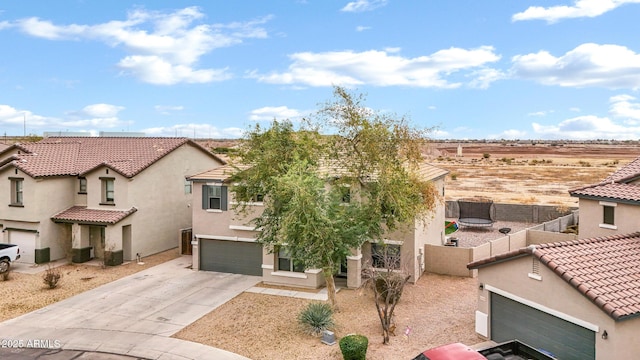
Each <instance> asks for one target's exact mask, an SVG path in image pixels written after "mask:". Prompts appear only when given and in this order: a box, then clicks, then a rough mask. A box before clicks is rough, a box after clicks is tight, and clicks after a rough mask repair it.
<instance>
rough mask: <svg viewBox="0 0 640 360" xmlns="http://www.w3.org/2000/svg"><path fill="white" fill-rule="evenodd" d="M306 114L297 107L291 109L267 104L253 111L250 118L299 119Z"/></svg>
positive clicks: (263, 119)
mask: <svg viewBox="0 0 640 360" xmlns="http://www.w3.org/2000/svg"><path fill="white" fill-rule="evenodd" d="M303 116H304V114H303V113H302V112H300V111H298V110H296V109H289V108H288V107H286V106H265V107H262V108H259V109H255V110H252V111H251V114H250V115H249V120H252V121H272V120H273V119H278V120H283V119H288V120H292V121H295V120H299V119H300V118H302V117H303Z"/></svg>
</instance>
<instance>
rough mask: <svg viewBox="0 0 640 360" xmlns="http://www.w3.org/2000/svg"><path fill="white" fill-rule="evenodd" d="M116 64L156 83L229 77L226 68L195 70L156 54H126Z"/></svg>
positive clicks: (207, 81) (170, 83) (214, 79)
mask: <svg viewBox="0 0 640 360" xmlns="http://www.w3.org/2000/svg"><path fill="white" fill-rule="evenodd" d="M118 66H119V67H120V68H122V69H125V70H126V71H127V72H128V73H131V74H133V75H134V76H136V77H137V78H139V79H140V80H142V81H144V82H147V83H150V84H156V85H173V84H177V83H209V82H212V81H223V80H227V79H230V78H231V77H232V75H231V74H230V73H228V72H227V70H228V69H226V68H225V69H201V70H195V69H193V68H192V67H191V66H188V65H181V64H172V63H171V62H168V61H165V59H163V58H161V57H158V56H141V55H134V56H127V57H126V58H124V59H122V60H120V62H119V63H118Z"/></svg>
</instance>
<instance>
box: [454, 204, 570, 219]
mask: <svg viewBox="0 0 640 360" xmlns="http://www.w3.org/2000/svg"><path fill="white" fill-rule="evenodd" d="M494 205H495V217H496V218H495V219H494V220H497V221H516V222H524V223H543V222H546V221H549V220H553V219H556V218H558V217H561V216H563V215H565V214H566V211H571V210H575V209H577V208H571V209H562V208H559V207H557V206H551V205H535V204H501V203H494ZM459 211H460V210H459V209H458V203H457V202H456V201H451V200H449V201H447V202H446V216H447V218H452V219H453V218H458V215H459Z"/></svg>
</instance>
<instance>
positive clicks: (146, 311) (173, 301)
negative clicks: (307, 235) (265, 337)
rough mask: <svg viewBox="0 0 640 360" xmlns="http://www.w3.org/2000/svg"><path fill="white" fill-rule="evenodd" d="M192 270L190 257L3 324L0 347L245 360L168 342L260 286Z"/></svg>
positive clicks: (189, 344) (238, 277)
mask: <svg viewBox="0 0 640 360" xmlns="http://www.w3.org/2000/svg"><path fill="white" fill-rule="evenodd" d="M190 265H191V257H190V256H183V257H181V258H178V259H175V260H172V261H169V262H167V263H164V264H161V265H158V266H155V267H152V268H149V269H146V270H144V271H141V272H138V273H136V274H133V275H130V276H128V277H125V278H122V279H120V280H117V281H114V282H111V283H109V284H106V285H103V286H100V287H98V288H95V289H93V290H90V291H87V292H84V293H82V294H80V295H76V296H74V297H71V298H69V299H66V300H63V301H60V302H58V303H55V304H52V305H49V306H47V307H45V308H42V309H40V310H36V311H34V312H31V313H29V314H25V315H23V316H20V317H17V318H14V319H11V320H8V321H5V322H3V323H0V334H1V335H0V340H2V341H5V340H4V339H7V338H10V339H14V341H13V344H11V343H10V344H9V345H16V341H22V343H23V344H27V343H28V342H29V341H30V340H31V344H30V345H31V347H32V348H33V347H34V345H37V346H39V347H46V348H59V347H61V348H62V349H65V350H79V351H89V352H101V353H111V354H120V355H126V356H131V357H134V358H144V359H163V360H164V359H246V358H244V357H242V356H239V355H237V354H233V353H229V352H226V351H223V350H220V349H216V348H213V347H209V346H205V345H202V344H197V343H193V342H189V341H184V340H179V339H173V338H171V337H170V336H171V335H173V334H175V333H176V332H178V331H179V330H181V329H182V328H184V327H185V326H187V325H189V324H191V323H192V322H194V321H196V320H198V319H199V318H200V317H202V316H204V315H205V314H207V313H209V312H211V311H212V310H213V309H215V308H216V307H218V306H220V305H222V304H224V303H225V302H226V301H228V300H230V299H232V298H233V297H235V296H237V295H238V294H240V293H241V292H243V291H244V290H246V289H248V288H250V287H252V286H254V285H255V284H257V283H258V282H259V281H260V277H257V276H247V275H237V274H226V273H214V272H201V271H193V270H191V269H189V267H190ZM34 340H38V343H37V344H36V343H35V342H34ZM2 345H6V344H0V347H2ZM23 347H26V346H23ZM6 350H9V349H0V355H2V354H3V352H2V351H5V352H4V354H8V352H6ZM18 350H19V349H13V350H12V352H11V353H12V354H16V353H18V352H19V351H18ZM25 353H26V351H25ZM25 355H26V354H25ZM58 355H60V354H58ZM25 358H28V357H25ZM56 359H65V358H64V357H56Z"/></svg>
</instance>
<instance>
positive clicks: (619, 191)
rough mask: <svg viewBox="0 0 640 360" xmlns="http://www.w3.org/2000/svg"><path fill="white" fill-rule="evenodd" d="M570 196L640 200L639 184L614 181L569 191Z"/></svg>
mask: <svg viewBox="0 0 640 360" xmlns="http://www.w3.org/2000/svg"><path fill="white" fill-rule="evenodd" d="M570 194H571V196H576V197H590V198H598V199H615V200H627V201H631V202H640V186H638V185H630V184H620V183H616V182H612V183H604V184H597V185H592V186H589V187H585V188H581V189H575V190H571V191H570Z"/></svg>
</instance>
